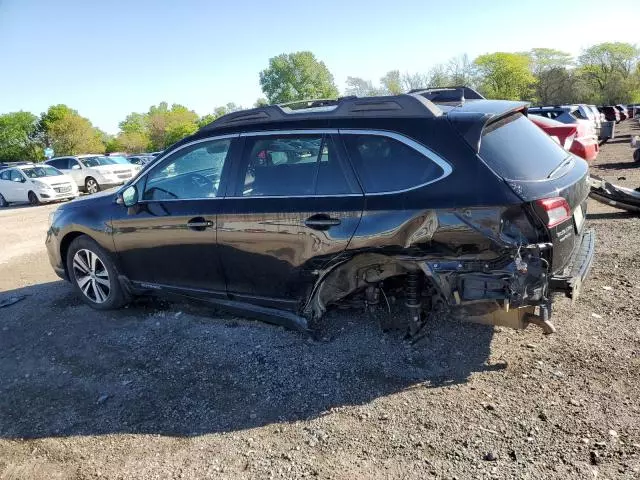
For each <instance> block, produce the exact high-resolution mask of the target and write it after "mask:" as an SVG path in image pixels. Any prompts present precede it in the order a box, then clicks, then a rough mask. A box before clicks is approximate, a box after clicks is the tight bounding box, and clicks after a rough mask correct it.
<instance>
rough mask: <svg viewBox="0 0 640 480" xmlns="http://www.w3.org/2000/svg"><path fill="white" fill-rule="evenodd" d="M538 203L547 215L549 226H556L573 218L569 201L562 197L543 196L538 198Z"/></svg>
mask: <svg viewBox="0 0 640 480" xmlns="http://www.w3.org/2000/svg"><path fill="white" fill-rule="evenodd" d="M536 203H537V204H538V205H539V206H540V207H542V209H543V210H544V212H545V213H546V215H547V227H549V228H551V227H555V226H556V225H558V224H560V223H562V222H564V221H566V220H569V219H570V218H571V208H570V207H569V203H567V201H566V200H565V199H564V198H562V197H553V198H543V199H541V200H536Z"/></svg>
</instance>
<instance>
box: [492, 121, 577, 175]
mask: <svg viewBox="0 0 640 480" xmlns="http://www.w3.org/2000/svg"><path fill="white" fill-rule="evenodd" d="M567 156H569V153H568V152H567V151H566V150H564V149H562V148H561V147H560V146H559V145H558V144H557V143H556V142H554V141H553V140H552V139H551V137H549V135H547V134H546V133H544V132H543V131H542V130H541V129H540V128H538V127H537V126H536V125H535V124H534V123H533V122H532V121H531V120H529V119H528V118H527V117H525V116H524V115H523V114H521V113H519V112H516V113H513V114H510V115H508V116H506V117H504V118H501V119H500V120H498V121H496V122H494V123H491V124H489V125H488V126H487V127H486V128H485V131H484V133H483V135H482V140H481V143H480V157H481V158H482V159H483V160H484V161H485V163H486V164H487V165H488V166H489V167H490V168H491V169H492V170H493V171H494V172H496V173H497V174H498V175H500V176H501V177H502V178H504V179H507V180H541V179H545V178H547V177H548V176H549V174H551V172H553V171H554V170H555V169H556V168H557V167H558V166H559V165H560V164H561V163H562V162H563V161H564V160H565V159H566V158H567Z"/></svg>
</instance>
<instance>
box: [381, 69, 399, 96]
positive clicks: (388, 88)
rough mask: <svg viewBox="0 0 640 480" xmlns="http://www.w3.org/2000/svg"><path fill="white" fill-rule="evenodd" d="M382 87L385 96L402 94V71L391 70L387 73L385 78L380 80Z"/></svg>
mask: <svg viewBox="0 0 640 480" xmlns="http://www.w3.org/2000/svg"><path fill="white" fill-rule="evenodd" d="M380 84H381V85H382V91H383V93H384V94H385V95H398V94H399V93H402V91H403V88H402V77H401V75H400V70H391V71H389V72H387V73H385V75H384V77H382V78H381V79H380Z"/></svg>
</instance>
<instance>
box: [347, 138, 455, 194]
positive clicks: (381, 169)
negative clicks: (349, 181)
mask: <svg viewBox="0 0 640 480" xmlns="http://www.w3.org/2000/svg"><path fill="white" fill-rule="evenodd" d="M342 138H343V140H344V143H345V146H346V147H347V151H348V153H349V157H350V158H351V162H352V163H353V166H354V168H355V170H356V173H357V174H358V178H359V179H360V182H361V183H362V186H363V187H364V191H365V192H366V193H390V192H398V191H402V190H408V189H411V188H415V187H419V186H421V185H425V184H427V183H430V182H433V181H436V180H438V179H440V178H441V177H443V176H444V175H445V170H444V168H443V167H442V166H440V165H439V164H437V163H436V162H434V161H433V160H431V159H430V158H428V157H426V156H425V155H423V154H422V153H420V152H419V151H417V150H416V149H414V148H412V147H410V146H409V145H406V144H405V143H403V142H400V141H398V140H396V139H394V138H390V137H387V136H382V135H373V134H365V133H363V134H343V135H342Z"/></svg>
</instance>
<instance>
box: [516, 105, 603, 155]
mask: <svg viewBox="0 0 640 480" xmlns="http://www.w3.org/2000/svg"><path fill="white" fill-rule="evenodd" d="M529 120H531V121H532V122H533V123H535V124H536V125H537V126H538V127H540V128H541V129H542V130H544V131H545V132H546V133H547V135H549V136H550V137H551V138H553V139H554V140H556V141H557V142H558V143H559V144H560V145H561V146H563V147H564V148H565V150H569V151H570V152H571V153H573V154H574V155H577V156H579V157H582V158H584V159H585V160H587V161H591V160H595V159H596V157H597V156H598V152H599V151H600V146H599V145H598V139H597V138H596V135H595V134H594V132H593V129H592V128H590V125H587V124H586V123H583V122H578V123H573V124H566V123H560V122H557V121H555V120H552V119H550V118H546V117H541V116H539V115H530V116H529Z"/></svg>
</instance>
